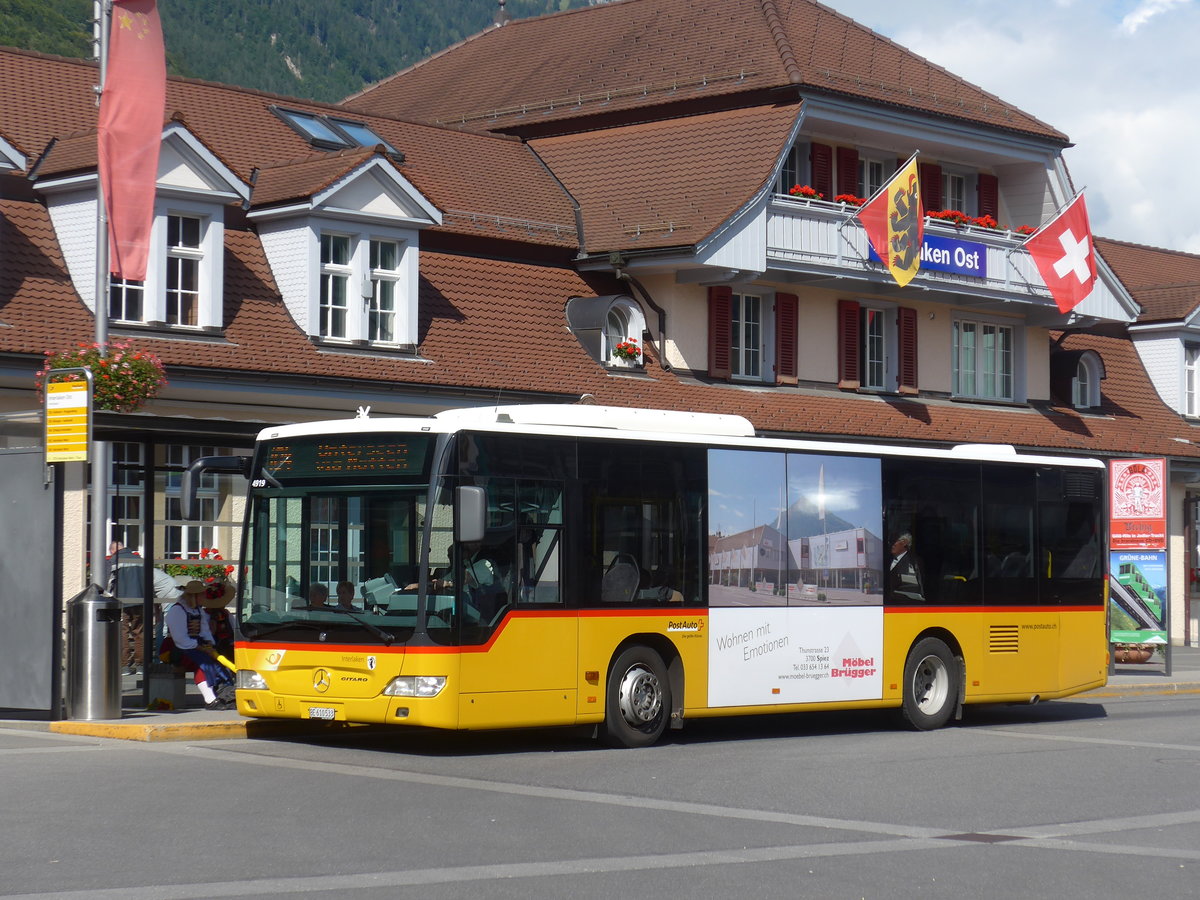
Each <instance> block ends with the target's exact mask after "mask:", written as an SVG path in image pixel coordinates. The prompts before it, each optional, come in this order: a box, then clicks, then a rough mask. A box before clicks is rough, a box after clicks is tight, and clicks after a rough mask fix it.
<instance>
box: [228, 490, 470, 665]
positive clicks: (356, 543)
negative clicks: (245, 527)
mask: <svg viewBox="0 0 1200 900" xmlns="http://www.w3.org/2000/svg"><path fill="white" fill-rule="evenodd" d="M427 498H428V490H427V488H425V487H423V486H413V487H406V488H391V489H381V488H369V489H325V490H320V489H313V490H305V491H299V490H296V491H287V490H283V491H280V490H268V491H262V492H257V493H256V494H255V495H254V497H253V499H252V503H253V510H252V515H251V535H252V538H251V540H250V543H249V547H248V548H247V549H248V558H247V563H248V569H249V571H248V576H249V577H248V579H247V581H248V589H247V590H245V591H243V593H242V609H241V618H240V621H241V626H242V632H243V634H244V635H245V637H247V638H249V639H251V640H254V639H255V638H256V637H261V636H266V634H268V633H270V634H274V635H276V637H277V638H279V639H286V640H295V641H300V642H307V641H310V640H312V641H315V640H317V639H318V636H319V635H320V634H321V633H324V634H325V635H326V638H325V639H326V640H336V641H337V642H340V643H360V642H365V643H378V642H380V641H382V642H383V643H391V641H392V640H395V639H398V638H399V639H403V638H405V637H406V636H408V635H411V633H412V630H413V629H414V628H415V627H416V620H417V586H418V562H419V547H420V544H421V531H422V525H423V523H424V521H425V513H426V509H425V507H426V502H427ZM446 517H447V518H449V512H448V511H447V516H446ZM284 631H287V632H289V633H287V634H281V633H280V632H284ZM291 632H295V633H291Z"/></svg>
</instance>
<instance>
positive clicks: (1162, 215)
mask: <svg viewBox="0 0 1200 900" xmlns="http://www.w3.org/2000/svg"><path fill="white" fill-rule="evenodd" d="M825 2H827V3H828V4H829V5H831V6H833V7H834V8H835V9H837V10H838V11H839V12H841V13H843V14H845V15H848V16H850V17H851V18H853V19H856V20H857V21H859V22H861V23H862V24H864V25H866V26H868V27H870V28H873V29H874V30H876V31H878V32H880V33H881V34H885V35H887V36H888V37H890V38H891V39H892V40H894V41H896V42H897V43H898V44H901V45H902V46H905V47H907V48H908V49H910V50H912V51H914V52H916V53H919V54H920V55H921V56H924V57H925V58H926V59H929V60H931V61H932V62H934V63H936V64H937V65H940V66H943V67H945V68H946V69H948V70H950V71H951V72H953V73H955V74H956V75H959V76H961V77H963V78H965V79H966V80H967V81H970V82H972V83H974V84H977V85H979V86H980V87H982V88H984V89H985V90H987V91H990V92H991V93H993V94H996V95H997V96H998V97H1000V98H1001V99H1003V100H1006V101H1007V102H1009V103H1013V104H1015V105H1016V106H1018V107H1020V108H1021V109H1023V110H1024V111H1025V112H1028V113H1030V114H1031V115H1034V116H1037V117H1038V118H1039V119H1041V120H1042V121H1043V122H1046V123H1047V124H1048V125H1051V126H1053V127H1054V128H1057V129H1058V130H1059V131H1062V132H1065V133H1066V134H1067V135H1068V136H1069V137H1070V138H1071V140H1072V141H1073V142H1074V144H1075V146H1073V147H1071V148H1069V149H1067V150H1066V151H1065V152H1064V154H1063V155H1064V159H1065V160H1066V163H1067V166H1068V168H1069V169H1070V172H1071V176H1072V180H1073V181H1074V182H1075V184H1076V186H1083V185H1086V186H1087V189H1088V190H1087V195H1088V211H1089V213H1090V214H1091V216H1092V225H1093V228H1094V230H1095V232H1096V233H1097V234H1100V235H1104V236H1106V237H1112V238H1117V239H1119V240H1127V241H1132V242H1134V243H1141V244H1150V245H1153V246H1159V247H1167V248H1169V249H1173V250H1186V251H1189V252H1200V226H1197V224H1195V222H1196V218H1197V217H1196V215H1195V209H1196V207H1197V206H1200V182H1197V181H1196V180H1195V179H1193V178H1192V177H1191V173H1190V162H1189V161H1190V158H1191V157H1192V155H1193V154H1194V152H1195V148H1196V146H1197V145H1198V143H1200V122H1198V121H1197V118H1198V117H1197V113H1196V111H1197V110H1200V83H1198V82H1197V80H1196V79H1195V78H1194V77H1192V76H1191V69H1192V68H1193V60H1194V59H1195V53H1196V51H1195V38H1196V35H1197V34H1200V4H1198V3H1197V2H1196V0H1141V2H1134V0H1113V2H1106V3H1098V2H1095V0H1060V2H1055V3H1046V2H1044V0H1007V2H1006V3H1004V4H996V3H994V2H991V0H923V2H922V3H921V17H920V21H919V23H918V22H914V21H913V19H912V17H911V16H910V15H909V14H908V11H907V10H908V9H909V8H908V7H906V5H904V4H895V3H892V2H889V0H825Z"/></svg>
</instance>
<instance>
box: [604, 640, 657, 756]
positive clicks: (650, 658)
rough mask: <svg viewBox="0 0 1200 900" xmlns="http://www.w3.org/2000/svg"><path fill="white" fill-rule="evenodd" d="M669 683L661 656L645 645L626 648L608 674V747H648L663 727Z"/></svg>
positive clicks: (606, 713) (605, 738)
mask: <svg viewBox="0 0 1200 900" xmlns="http://www.w3.org/2000/svg"><path fill="white" fill-rule="evenodd" d="M670 714H671V683H670V681H669V680H668V679H667V667H666V666H665V665H663V661H662V658H661V657H660V656H659V655H658V654H657V653H655V652H654V651H653V650H651V649H650V648H648V647H630V648H629V649H627V650H625V651H624V652H623V653H621V655H620V656H618V657H617V659H616V662H614V663H613V665H612V668H611V669H610V670H609V673H608V690H607V692H606V696H605V699H604V734H603V736H604V741H605V743H606V744H608V745H609V746H610V747H649V746H650V745H651V744H653V743H654V742H655V741H657V740H658V739H659V738H660V737H661V736H662V733H663V730H664V729H665V728H666V726H667V717H668V716H670Z"/></svg>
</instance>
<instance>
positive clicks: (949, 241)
mask: <svg viewBox="0 0 1200 900" xmlns="http://www.w3.org/2000/svg"><path fill="white" fill-rule="evenodd" d="M854 213H855V209H854V207H848V206H845V205H844V204H841V203H831V202H829V201H825V200H807V199H799V198H795V197H788V196H786V195H782V194H777V195H775V196H773V197H772V198H771V200H770V202H769V204H768V208H767V226H766V227H767V235H766V255H767V266H768V269H769V270H770V271H771V272H772V273H773V274H776V275H783V276H785V277H786V278H787V280H790V281H793V282H796V283H810V284H813V285H814V286H820V285H819V282H821V281H823V280H827V279H830V278H836V279H838V280H839V281H844V280H846V279H849V280H861V281H863V282H864V284H862V285H861V286H859V287H857V288H855V287H852V286H850V285H845V284H841V285H839V287H840V288H841V289H843V290H845V289H847V288H849V289H851V290H860V291H863V292H866V293H872V294H880V293H891V292H893V291H896V292H901V291H902V292H903V293H904V294H905V295H906V296H911V292H912V291H913V290H914V289H915V290H918V291H925V292H928V293H927V294H926V295H925V296H923V297H921V299H923V300H931V301H934V302H937V301H941V302H945V303H953V304H955V305H959V306H979V305H984V306H989V307H992V308H997V304H1010V303H1011V304H1014V305H1015V306H1016V307H1017V308H1016V309H1014V310H1013V311H1023V312H1025V313H1026V315H1029V316H1031V317H1032V318H1034V319H1038V320H1041V319H1045V320H1046V321H1045V324H1047V325H1059V326H1061V325H1065V324H1066V318H1067V317H1064V316H1062V315H1061V314H1060V313H1059V312H1058V309H1057V307H1056V306H1055V305H1054V300H1053V299H1052V298H1051V296H1050V292H1049V291H1048V290H1047V289H1046V285H1045V282H1044V281H1043V280H1042V277H1041V275H1039V274H1038V270H1037V267H1036V266H1035V265H1034V262H1033V258H1032V257H1031V256H1030V255H1029V253H1028V252H1027V251H1025V250H1024V249H1022V244H1023V243H1024V241H1025V239H1026V238H1025V236H1024V235H1017V234H1013V233H1012V232H1009V231H996V230H993V229H990V228H980V227H978V226H971V225H969V226H964V227H961V228H957V227H955V226H953V225H949V224H947V223H945V222H941V221H938V220H931V219H928V218H927V219H926V220H925V248H924V253H925V254H926V256H925V258H924V259H923V261H922V264H921V269H920V271H918V272H917V275H916V277H915V278H914V279H913V280H912V282H911V284H910V285H909V286H908V287H907V288H904V289H900V288H899V287H898V286H897V285H896V284H895V282H894V281H893V280H892V277H891V275H890V274H889V273H888V271H887V269H886V268H884V266H883V265H882V263H880V262H878V261H876V260H872V259H871V251H870V243H869V242H868V241H867V234H866V231H864V230H863V228H862V226H861V225H860V224H859V222H858V219H856V218H854ZM1112 283H1115V281H1114V282H1112ZM1075 314H1076V316H1085V317H1087V318H1090V319H1093V320H1096V321H1099V320H1110V321H1121V322H1128V321H1131V320H1132V314H1131V312H1130V310H1129V309H1127V308H1126V306H1125V304H1123V303H1122V302H1121V301H1120V300H1119V299H1118V297H1117V296H1115V295H1114V294H1113V292H1112V289H1111V288H1110V286H1109V283H1108V282H1106V279H1105V278H1104V277H1103V276H1102V277H1101V278H1099V279H1098V280H1097V286H1096V289H1095V290H1093V291H1092V294H1091V296H1090V297H1088V298H1087V299H1086V300H1084V302H1083V303H1081V304H1080V305H1079V306H1078V307H1077V308H1076V310H1075Z"/></svg>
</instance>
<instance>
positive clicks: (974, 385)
mask: <svg viewBox="0 0 1200 900" xmlns="http://www.w3.org/2000/svg"><path fill="white" fill-rule="evenodd" d="M968 328H969V329H971V330H973V340H972V345H973V350H972V351H971V358H970V359H969V361H970V363H971V368H969V369H968V368H967V367H965V366H963V365H962V363H963V362H964V360H966V358H967V350H966V348H965V347H964V345H963V344H964V341H963V337H964V335H965V334H966V333H967V331H968ZM989 330H990V331H992V332H993V333H994V334H997V335H999V334H1002V333H1004V332H1007V334H1008V337H1009V348H1008V352H1007V358H1008V362H1009V368H1008V371H1007V372H1004V371H1003V370H1002V368H1000V369H997V368H996V367H994V366H992V365H990V360H989V357H992V358H995V357H996V354H997V353H1002V352H1003V351H1002V350H1000V349H999V348H997V347H996V346H995V345H993V347H992V348H991V349H989V348H988V347H987V346H986V345H985V341H984V340H983V338H984V334H985V332H986V331H989ZM1023 336H1024V332H1023V331H1022V329H1021V328H1020V326H1019V325H1018V324H1017V323H1015V322H1014V321H1013V320H1011V319H1000V318H990V317H987V316H967V315H956V316H955V317H954V321H953V323H952V325H951V346H950V369H951V392H952V393H953V395H954V396H955V397H962V398H965V399H970V400H1000V401H1014V402H1015V401H1018V400H1020V399H1021V397H1022V391H1023V385H1022V381H1021V371H1022V364H1023V349H1022V344H1021V341H1022V338H1023ZM1000 359H1001V360H1002V359H1003V357H1000ZM968 373H969V376H970V379H971V380H969V379H968ZM989 377H990V378H992V379H993V381H992V386H991V388H990V389H989V387H988V385H987V384H986V383H985V379H987V378H989ZM1005 379H1007V382H1008V384H1007V391H1006V390H1005V389H1004V380H1005Z"/></svg>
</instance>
